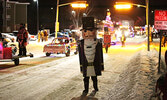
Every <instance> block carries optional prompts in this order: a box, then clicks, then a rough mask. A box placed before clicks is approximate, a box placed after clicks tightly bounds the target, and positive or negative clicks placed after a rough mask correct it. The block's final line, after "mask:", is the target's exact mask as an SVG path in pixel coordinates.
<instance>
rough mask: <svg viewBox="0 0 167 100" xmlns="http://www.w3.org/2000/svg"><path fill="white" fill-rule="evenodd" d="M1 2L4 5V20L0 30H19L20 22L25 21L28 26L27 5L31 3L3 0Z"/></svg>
mask: <svg viewBox="0 0 167 100" xmlns="http://www.w3.org/2000/svg"><path fill="white" fill-rule="evenodd" d="M0 4H1V5H3V6H2V9H1V8H0V10H1V11H2V12H1V11H0V13H2V16H1V17H2V20H3V22H2V24H1V26H0V28H1V30H0V31H2V32H7V33H8V32H13V31H15V30H18V28H19V24H20V23H24V24H25V25H26V26H27V5H29V3H21V2H16V1H9V0H2V1H1V3H0ZM5 8H6V9H5ZM1 17H0V18H1ZM0 21H1V19H0Z"/></svg>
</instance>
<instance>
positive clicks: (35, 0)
mask: <svg viewBox="0 0 167 100" xmlns="http://www.w3.org/2000/svg"><path fill="white" fill-rule="evenodd" d="M34 2H37V34H38V31H39V8H38V0H34Z"/></svg>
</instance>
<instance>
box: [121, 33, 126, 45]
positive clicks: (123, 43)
mask: <svg viewBox="0 0 167 100" xmlns="http://www.w3.org/2000/svg"><path fill="white" fill-rule="evenodd" d="M125 40H126V37H125V34H122V36H121V43H122V47H124V46H125Z"/></svg>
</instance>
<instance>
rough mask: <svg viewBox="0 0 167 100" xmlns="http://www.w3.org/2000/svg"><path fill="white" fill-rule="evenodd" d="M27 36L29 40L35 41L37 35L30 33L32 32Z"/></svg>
mask: <svg viewBox="0 0 167 100" xmlns="http://www.w3.org/2000/svg"><path fill="white" fill-rule="evenodd" d="M28 38H29V40H30V41H36V40H37V36H36V35H32V34H29V35H28Z"/></svg>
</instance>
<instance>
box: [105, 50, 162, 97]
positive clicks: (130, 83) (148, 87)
mask: <svg viewBox="0 0 167 100" xmlns="http://www.w3.org/2000/svg"><path fill="white" fill-rule="evenodd" d="M157 68H158V53H157V51H155V50H151V51H150V52H147V51H146V50H142V51H140V52H139V53H137V54H136V55H135V56H134V57H133V58H132V60H131V61H130V63H129V64H128V65H127V67H126V68H125V70H124V71H123V72H122V73H121V74H120V76H119V79H118V81H117V82H116V84H114V86H113V87H112V88H111V90H109V91H108V94H107V95H108V96H106V98H104V99H105V100H149V98H150V96H151V95H153V93H154V90H155V84H156V80H157V79H158V77H159V74H158V73H157Z"/></svg>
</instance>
